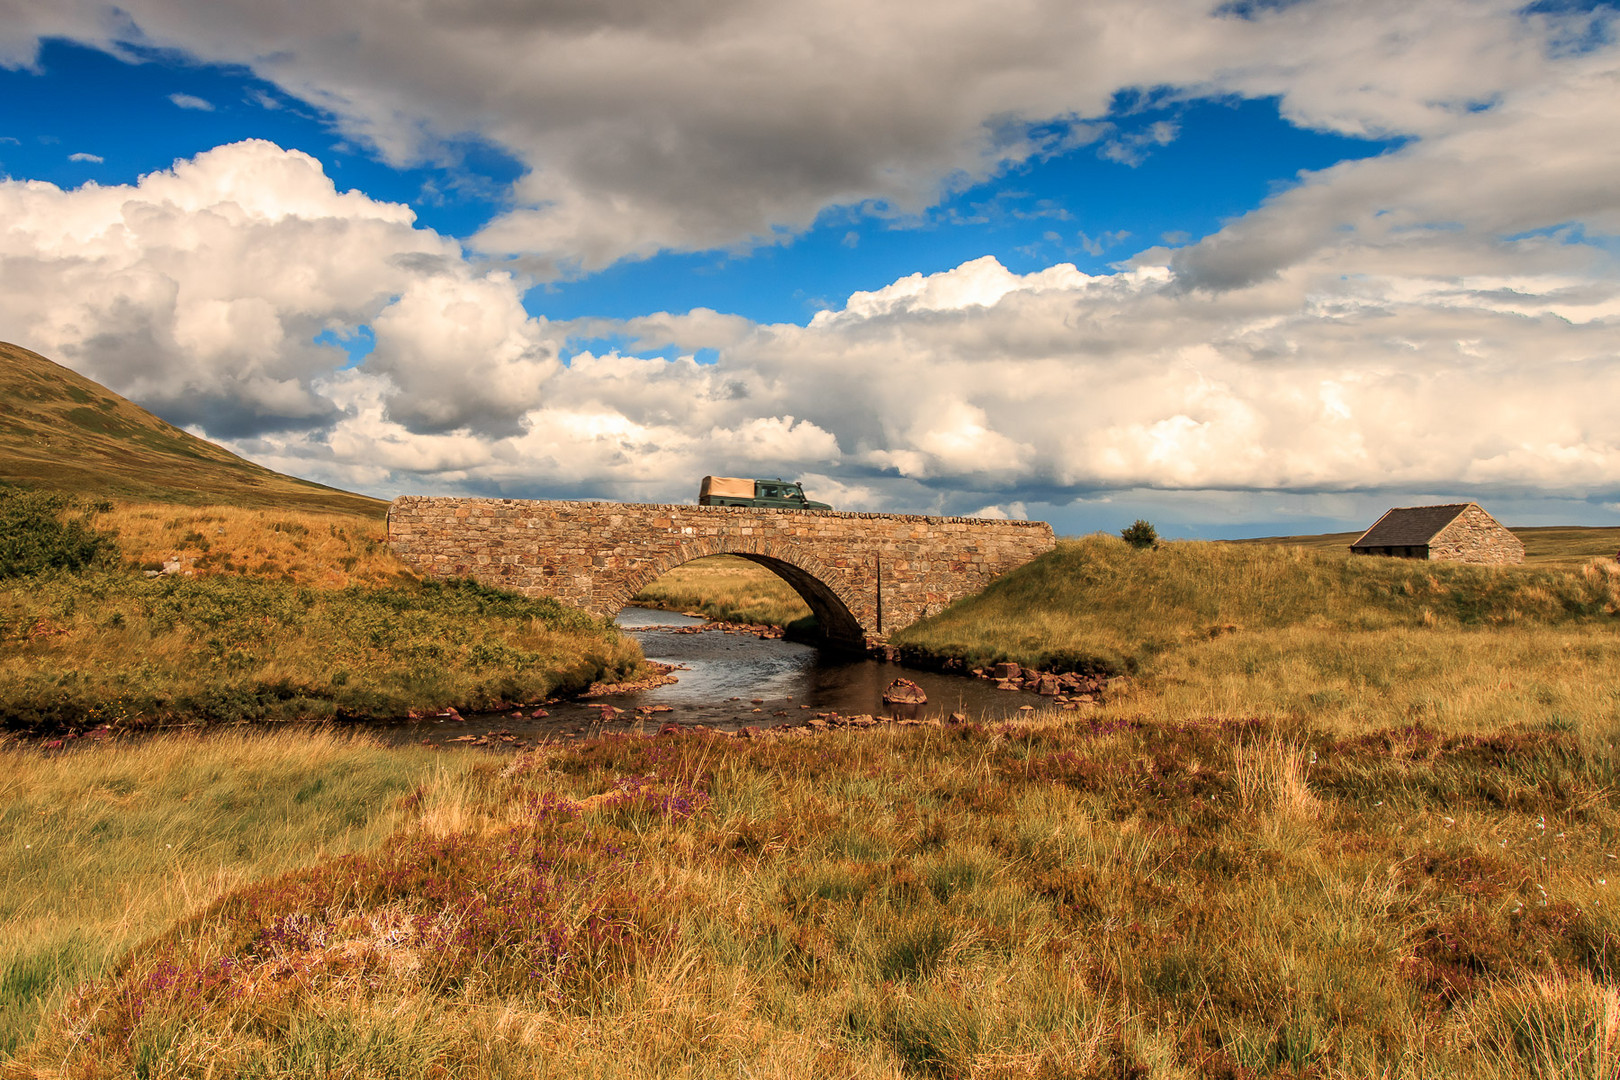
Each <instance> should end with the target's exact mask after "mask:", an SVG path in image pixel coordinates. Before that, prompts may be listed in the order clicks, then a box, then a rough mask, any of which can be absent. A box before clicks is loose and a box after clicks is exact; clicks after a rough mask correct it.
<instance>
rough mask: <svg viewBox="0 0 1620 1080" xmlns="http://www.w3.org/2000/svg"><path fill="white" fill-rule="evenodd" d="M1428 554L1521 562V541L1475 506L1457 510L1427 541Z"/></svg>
mask: <svg viewBox="0 0 1620 1080" xmlns="http://www.w3.org/2000/svg"><path fill="white" fill-rule="evenodd" d="M1429 558H1431V559H1440V560H1445V561H1447V562H1466V563H1484V564H1486V565H1496V566H1501V565H1507V564H1509V563H1522V562H1524V544H1523V543H1522V542H1520V540H1519V538H1518V537H1517V536H1514V535H1513V534H1512V533H1510V532H1508V530H1507V529H1505V528H1503V527H1502V525H1501V524H1500V523H1499V522H1498V521H1497V520H1496V519H1495V518H1493V517H1491V515H1489V514H1487V513H1486V512H1485V511H1484V510H1482V509H1480V508H1479V507H1478V506H1470V507H1468V508H1467V509H1466V510H1464V511H1463V512H1462V513H1460V514H1458V515H1457V516H1456V518H1455V519H1453V521H1452V522H1451V524H1450V525H1447V526H1446V527H1445V528H1443V529H1441V530H1440V531H1439V532H1438V533H1436V534H1435V535H1434V538H1433V539H1432V540H1430V541H1429Z"/></svg>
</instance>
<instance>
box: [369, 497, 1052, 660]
mask: <svg viewBox="0 0 1620 1080" xmlns="http://www.w3.org/2000/svg"><path fill="white" fill-rule="evenodd" d="M388 540H389V543H390V544H391V545H393V548H394V550H395V551H396V552H398V553H399V555H400V556H401V557H402V558H404V559H406V560H407V561H409V562H410V563H411V564H412V565H413V566H415V567H416V568H417V569H419V570H420V571H421V572H422V573H425V574H431V575H434V576H438V577H451V576H463V575H465V576H471V577H475V578H477V579H478V580H480V581H485V582H488V583H489V584H492V585H500V586H503V587H506V588H510V589H516V590H518V591H520V592H523V593H526V594H528V595H530V596H554V597H556V598H557V599H558V600H561V601H563V602H564V603H568V604H573V605H574V606H576V607H579V608H582V609H584V610H586V611H590V612H594V613H596V614H598V615H612V614H614V613H616V612H618V611H619V610H620V609H621V608H623V607H624V605H625V604H626V603H627V602H628V601H629V599H630V597H631V596H633V595H635V594H636V593H637V592H639V591H640V590H641V589H642V588H643V587H645V586H646V585H647V584H648V583H649V582H651V581H652V580H653V579H655V578H657V577H658V576H659V575H661V574H664V573H666V572H668V571H669V570H671V569H673V568H675V567H677V566H679V565H681V564H682V563H686V562H690V561H692V560H693V559H700V558H703V557H704V556H705V555H738V556H741V557H742V558H744V559H748V560H750V561H752V562H755V563H758V564H759V565H761V566H764V567H766V568H767V569H769V570H771V571H772V572H773V573H775V574H776V575H777V576H778V577H781V578H782V579H783V580H784V581H786V582H787V583H788V584H789V585H790V586H792V588H793V589H794V591H795V592H797V593H798V594H799V595H800V596H802V597H803V598H804V600H805V602H806V604H808V605H809V607H810V610H811V611H813V612H815V613H816V616H817V618H818V619H819V620H820V622H821V628H822V633H823V634H824V635H825V636H826V638H827V639H828V640H829V641H833V642H838V643H848V644H851V645H861V644H867V643H876V642H881V641H883V640H884V639H885V637H886V636H887V635H888V634H891V633H893V632H894V631H896V630H899V629H900V628H902V627H905V626H909V625H910V624H911V623H914V622H916V621H917V620H918V619H921V618H923V617H925V616H927V615H929V614H931V613H933V612H936V611H939V610H940V609H941V608H943V607H944V606H945V605H947V604H949V603H950V602H951V601H952V600H955V599H957V598H958V597H961V596H966V595H969V594H971V593H974V592H977V591H978V590H980V589H982V588H984V586H985V585H987V584H988V583H989V582H990V581H992V580H993V579H994V578H996V577H997V576H998V575H1000V574H1004V573H1006V572H1007V571H1008V570H1011V569H1013V568H1014V567H1017V566H1022V565H1023V564H1024V563H1027V562H1028V561H1029V560H1031V559H1033V558H1035V557H1036V556H1037V555H1040V554H1041V553H1042V552H1045V551H1050V550H1051V549H1052V547H1053V544H1054V539H1053V536H1052V527H1051V526H1050V525H1047V524H1046V523H1045V522H1038V521H989V520H985V519H981V518H954V517H922V516H919V515H913V514H873V513H851V512H840V511H836V510H808V511H800V510H773V509H763V508H757V507H747V506H687V505H679V504H675V503H654V504H635V503H591V502H539V501H534V502H531V501H525V500H521V499H447V498H430V497H427V496H421V495H407V496H403V497H401V498H399V499H396V500H394V504H393V506H392V508H391V509H390V510H389V514H388Z"/></svg>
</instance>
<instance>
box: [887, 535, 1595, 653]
mask: <svg viewBox="0 0 1620 1080" xmlns="http://www.w3.org/2000/svg"><path fill="white" fill-rule="evenodd" d="M1617 611H1620V566H1617V565H1616V564H1615V563H1614V561H1613V560H1612V559H1608V558H1604V559H1598V560H1587V562H1586V564H1584V565H1582V566H1581V568H1580V569H1578V570H1570V569H1565V568H1563V567H1559V566H1556V565H1553V566H1548V565H1541V566H1536V565H1530V566H1519V567H1495V566H1468V565H1464V564H1461V563H1444V562H1428V561H1426V560H1416V559H1374V558H1352V557H1350V556H1349V555H1348V554H1344V553H1342V550H1340V551H1325V550H1317V549H1314V548H1313V547H1312V546H1310V545H1305V544H1282V543H1277V544H1274V545H1268V544H1261V543H1247V544H1237V543H1221V542H1210V541H1197V540H1185V541H1174V542H1171V543H1166V544H1161V545H1159V546H1158V547H1157V548H1156V549H1154V550H1152V551H1137V550H1135V549H1133V548H1131V547H1129V546H1128V545H1127V544H1126V543H1125V542H1124V541H1123V540H1120V539H1119V538H1118V537H1115V536H1108V535H1105V534H1101V533H1099V534H1096V535H1093V536H1087V537H1082V538H1081V539H1078V540H1063V541H1060V542H1059V543H1058V546H1057V547H1056V548H1055V549H1054V550H1052V551H1050V552H1048V553H1046V554H1045V555H1042V556H1041V557H1040V558H1038V559H1036V560H1034V561H1033V562H1030V563H1028V564H1027V565H1025V566H1021V567H1019V568H1018V569H1017V570H1014V571H1013V572H1011V573H1009V574H1006V575H1004V576H1003V577H1001V578H998V579H997V580H996V581H994V582H992V583H991V584H990V586H989V587H988V588H986V589H985V590H984V591H983V592H981V593H978V594H977V595H974V596H970V597H966V598H964V599H962V600H959V601H957V602H956V603H954V604H952V605H951V606H950V607H948V608H947V609H946V610H945V611H943V612H941V613H940V614H938V615H935V616H933V617H932V618H930V619H925V620H923V621H922V622H920V623H916V624H914V625H912V626H909V627H907V628H905V629H904V630H902V631H900V632H899V633H898V634H896V635H895V638H894V640H895V642H896V643H897V644H898V645H900V646H901V648H902V649H903V650H907V651H911V652H913V653H915V654H919V655H920V656H922V657H927V656H934V657H949V656H959V657H962V658H964V659H967V660H969V661H971V662H972V663H974V664H985V663H992V662H995V661H999V660H1014V661H1017V662H1019V663H1025V664H1033V665H1035V666H1038V667H1057V668H1069V667H1076V668H1080V669H1095V670H1099V671H1106V672H1121V671H1131V672H1135V671H1138V670H1140V669H1143V668H1145V667H1147V666H1151V661H1152V660H1153V658H1155V657H1158V656H1161V655H1163V654H1166V653H1169V652H1172V651H1175V650H1177V649H1181V648H1183V647H1187V646H1190V645H1193V644H1196V643H1202V642H1207V641H1209V640H1212V639H1215V638H1219V637H1222V636H1223V635H1227V634H1232V633H1235V632H1237V631H1239V630H1242V631H1243V632H1244V634H1245V636H1252V635H1254V634H1255V633H1259V632H1282V631H1289V630H1292V629H1295V628H1302V627H1307V628H1312V629H1315V630H1320V631H1322V632H1325V633H1330V634H1335V635H1341V636H1343V635H1348V634H1355V633H1371V634H1380V633H1383V632H1385V631H1390V630H1410V629H1422V628H1433V627H1437V626H1444V627H1451V628H1470V627H1501V628H1504V629H1506V628H1512V627H1529V626H1543V627H1551V626H1572V625H1577V624H1595V625H1599V626H1602V627H1605V628H1609V629H1611V630H1612V628H1613V627H1614V626H1615V625H1616V619H1615V615H1616V612H1617Z"/></svg>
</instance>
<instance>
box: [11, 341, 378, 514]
mask: <svg viewBox="0 0 1620 1080" xmlns="http://www.w3.org/2000/svg"><path fill="white" fill-rule="evenodd" d="M0 482H4V483H9V484H14V485H17V486H21V487H35V488H49V489H52V490H56V491H69V492H74V493H77V494H82V495H88V496H91V497H95V498H112V499H137V500H145V501H153V502H167V503H190V504H194V505H199V504H207V503H226V504H229V505H233V506H246V507H275V508H279V509H285V510H330V511H339V512H343V513H351V514H368V515H371V516H377V517H380V516H381V515H383V514H384V513H386V511H387V504H386V503H384V502H382V501H381V500H378V499H373V498H369V497H367V496H365V495H356V494H353V493H352V492H347V491H340V490H338V489H337V488H329V487H326V486H324V485H321V484H316V483H312V482H310V481H308V480H299V479H296V478H294V477H291V476H284V475H282V474H281V473H278V472H273V471H272V470H270V469H267V468H265V467H264V466H262V465H255V464H254V463H253V462H251V461H246V460H244V459H242V458H239V457H237V456H236V455H235V454H233V453H231V452H230V451H228V450H225V449H224V448H222V447H219V446H215V445H214V444H213V443H211V442H207V441H205V440H203V439H199V438H197V437H196V436H194V435H189V434H187V433H186V432H184V431H181V430H180V429H179V428H177V427H175V426H174V425H172V424H168V423H165V422H164V421H162V420H159V419H158V418H157V417H155V416H153V415H152V414H151V413H149V412H147V411H146V410H145V409H143V408H141V407H140V406H138V405H136V404H134V403H133V402H130V401H127V400H125V399H124V398H121V397H119V396H118V395H117V394H115V393H113V392H112V391H110V390H108V389H107V388H106V387H104V386H102V385H100V384H99V383H96V382H92V381H91V380H90V379H87V378H85V377H84V376H82V375H79V374H77V373H75V372H72V371H69V370H68V369H67V368H64V367H62V366H60V365H58V364H54V363H52V362H51V361H49V360H47V359H45V358H44V357H43V356H40V355H39V354H38V353H34V352H30V351H29V350H27V349H24V348H21V347H20V346H17V345H10V344H6V343H5V342H0Z"/></svg>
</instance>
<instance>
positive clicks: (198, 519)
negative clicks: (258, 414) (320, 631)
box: [92, 502, 416, 589]
mask: <svg viewBox="0 0 1620 1080" xmlns="http://www.w3.org/2000/svg"><path fill="white" fill-rule="evenodd" d="M92 521H93V523H94V525H95V527H96V528H98V529H103V530H106V531H108V532H111V533H113V534H114V535H115V536H116V537H117V538H118V546H119V549H120V550H121V551H122V552H123V554H124V557H125V558H126V559H128V560H130V561H131V562H134V563H136V564H138V565H140V566H142V567H145V568H147V569H160V568H161V567H162V566H163V565H164V564H165V563H170V564H175V563H177V564H178V566H179V568H180V572H181V573H191V574H194V575H208V574H249V575H253V576H255V577H270V578H280V579H282V580H286V581H293V582H297V583H298V584H301V585H311V586H315V587H318V588H327V589H341V588H344V587H346V586H349V585H390V584H395V583H397V582H399V581H402V580H407V579H413V578H415V577H416V574H415V573H414V571H412V570H411V569H410V567H409V566H408V565H407V564H406V563H405V562H404V561H403V560H401V559H399V558H398V557H397V556H395V555H394V553H393V552H392V550H390V549H389V547H388V527H387V523H386V522H385V521H383V520H382V519H380V518H378V517H376V516H374V515H367V514H339V513H325V512H319V511H298V510H290V511H282V510H263V509H244V508H240V507H234V506H201V507H189V506H176V505H172V504H168V503H138V502H137V503H114V504H113V507H112V509H110V510H106V511H104V512H101V513H97V514H95V515H94V516H93V517H92Z"/></svg>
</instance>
